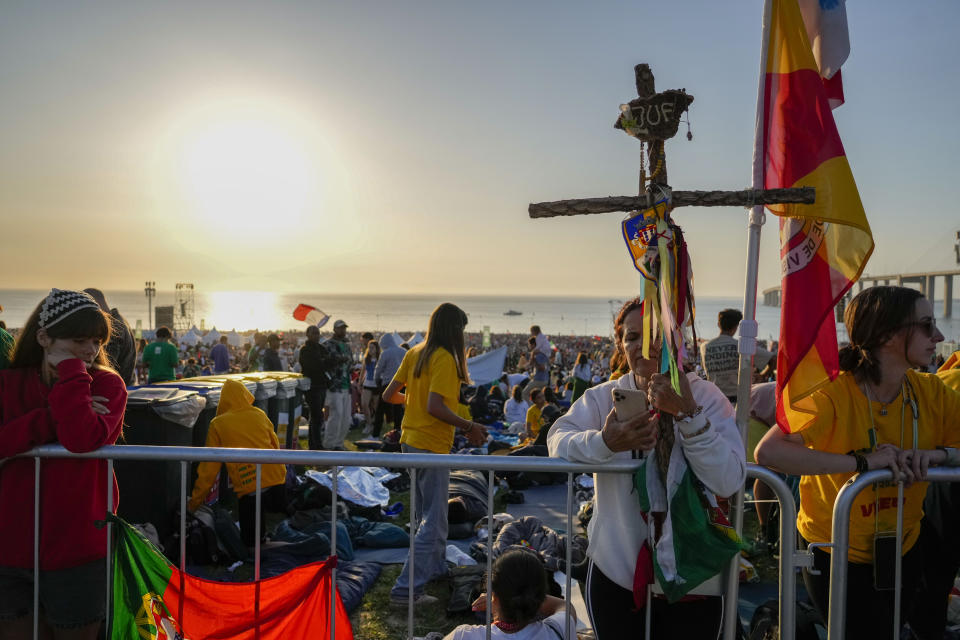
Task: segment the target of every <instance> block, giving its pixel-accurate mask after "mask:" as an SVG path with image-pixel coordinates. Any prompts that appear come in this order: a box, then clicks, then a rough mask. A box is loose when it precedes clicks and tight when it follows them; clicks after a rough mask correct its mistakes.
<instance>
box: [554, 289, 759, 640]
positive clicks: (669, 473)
mask: <svg viewBox="0 0 960 640" xmlns="http://www.w3.org/2000/svg"><path fill="white" fill-rule="evenodd" d="M614 328H615V333H616V346H617V350H618V351H619V352H620V354H621V355H622V356H624V357H625V358H626V360H627V363H628V364H629V366H630V375H625V376H623V377H621V378H619V379H617V380H613V381H610V382H606V383H603V384H600V385H597V386H595V387H591V388H590V389H587V390H586V392H585V393H584V394H583V396H581V397H580V399H579V400H577V402H575V403H574V405H573V406H572V407H571V408H570V411H569V412H568V413H567V414H566V415H564V416H563V417H561V418H560V419H559V420H557V422H556V423H555V424H554V425H553V428H552V429H551V430H550V433H549V435H548V437H547V446H548V448H549V450H550V455H551V456H556V457H560V458H565V459H567V460H571V461H574V462H586V463H593V464H602V463H605V462H608V461H610V460H614V459H621V458H626V459H630V458H631V457H632V458H646V457H649V458H650V462H651V464H648V465H646V468H645V476H644V477H645V482H646V488H647V494H648V495H649V496H651V498H650V504H651V505H652V504H654V502H656V503H657V504H659V505H661V507H659V508H653V507H651V508H650V512H649V513H648V512H646V511H643V510H642V509H641V505H640V500H639V499H638V492H637V491H636V490H635V488H634V478H633V477H632V476H630V475H629V474H622V473H610V474H603V473H598V474H595V476H594V478H595V488H596V493H595V504H594V515H593V518H592V519H591V521H590V525H589V527H588V537H589V539H590V544H589V547H588V550H587V556H588V557H589V559H590V563H589V567H588V573H587V598H586V599H587V609H588V611H589V612H590V618H591V621H592V623H593V628H594V631H595V632H596V637H597V640H611V639H612V638H643V637H644V618H645V614H646V600H647V599H646V592H647V585H648V582H649V581H650V580H651V579H652V576H653V575H654V570H653V566H654V565H655V566H656V570H657V572H659V573H660V576H665V577H666V579H667V580H670V581H673V582H675V583H682V582H684V576H683V571H684V570H683V569H682V568H680V567H679V563H678V565H677V567H675V568H674V569H673V570H671V568H670V557H669V554H670V550H671V548H672V546H671V545H670V542H671V541H672V540H673V539H674V538H675V536H674V535H673V533H674V532H673V531H672V529H671V526H672V524H671V523H672V520H671V512H670V510H669V509H667V508H662V506H663V504H664V502H663V498H658V497H656V496H658V495H661V494H663V495H666V494H665V493H664V492H665V490H664V488H663V487H664V484H665V485H666V486H667V487H670V488H672V487H673V486H676V484H675V481H676V480H677V478H678V477H682V476H683V474H684V473H685V472H686V470H687V469H688V468H689V470H690V471H692V472H693V474H694V476H695V477H696V480H698V481H699V482H695V485H696V486H698V487H701V488H700V489H698V490H701V491H702V492H703V495H704V497H705V498H706V499H707V500H708V502H709V503H710V504H712V505H715V504H716V499H715V498H716V497H717V496H720V497H727V496H730V495H732V494H733V493H735V492H736V491H738V490H739V489H740V487H741V486H742V484H743V481H744V478H745V473H746V463H745V457H744V449H743V443H742V442H741V440H740V434H739V432H738V430H737V427H736V423H735V420H734V412H733V408H732V407H731V406H730V403H729V402H728V401H727V399H726V397H725V396H724V395H723V394H722V393H721V392H720V390H719V389H718V388H717V387H716V386H715V385H713V384H712V383H710V382H707V381H705V380H702V379H700V378H698V377H697V376H696V375H695V374H688V375H686V376H684V375H681V376H680V378H679V386H680V391H681V393H680V394H677V393H676V392H674V390H673V389H672V387H671V385H670V378H669V376H668V375H661V374H659V373H657V371H658V363H659V360H660V354H659V351H660V340H659V338H657V339H656V340H655V342H654V344H653V346H652V352H651V353H650V356H651V359H649V360H648V359H645V358H644V357H643V301H642V299H640V298H635V299H633V300H630V301H628V302H627V303H626V304H625V305H624V306H623V308H621V310H620V313H619V314H618V315H617V319H616V323H615V327H614ZM615 388H620V389H629V390H642V391H646V393H647V401H648V404H649V405H650V407H652V409H651V412H650V413H646V412H644V413H642V414H640V415H636V416H620V417H618V416H617V413H616V411H615V410H614V407H613V398H612V393H611V392H612V390H613V389H615ZM661 423H663V424H665V425H667V426H666V429H667V430H666V431H661V429H662V427H660V425H661ZM658 432H662V433H664V434H666V435H665V436H663V437H660V436H658ZM661 460H664V461H667V463H666V464H661V462H660V461H661ZM664 471H665V472H666V483H664V482H663V480H662V477H663V476H662V474H663V472H664ZM658 478H660V479H659V480H658ZM657 486H659V493H658V490H657V489H656V487H657ZM666 500H669V498H666ZM654 512H656V513H654ZM654 522H656V523H657V524H658V526H657V527H656V529H657V531H656V535H655V533H654V531H653V530H652V527H650V526H648V523H651V524H652V523H654ZM682 533H683V532H677V536H676V537H677V538H679V537H680V536H681V535H682ZM660 576H658V583H662V580H660V579H659V578H660ZM710 581H711V580H708V582H710ZM662 586H663V585H662V584H661V587H662ZM655 591H656V589H655ZM696 591H697V590H696V589H694V590H693V594H689V595H686V596H685V597H683V598H682V599H680V600H679V601H676V602H673V603H668V601H667V600H666V599H665V598H663V597H662V596H659V595H654V596H653V598H652V635H653V637H658V638H669V637H677V638H715V637H717V634H718V632H719V630H720V628H721V622H722V613H723V604H722V599H721V598H719V597H715V596H703V595H694V594H695V593H696Z"/></svg>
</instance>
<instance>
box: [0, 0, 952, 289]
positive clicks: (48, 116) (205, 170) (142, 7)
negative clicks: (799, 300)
mask: <svg viewBox="0 0 960 640" xmlns="http://www.w3.org/2000/svg"><path fill="white" fill-rule="evenodd" d="M81 6H82V8H81ZM761 10H762V3H761V1H760V0H748V1H738V2H717V1H716V0H677V1H676V2H669V3H666V2H659V3H653V2H644V3H641V2H634V3H625V2H566V1H564V2H559V1H555V2H542V1H528V2H515V1H513V2H502V1H497V0H492V1H489V2H472V3H467V2H457V1H450V0H446V1H436V2H426V1H424V2H389V1H383V2H367V1H357V2H303V3H297V2H271V3H266V2H229V3H227V2H204V3H196V2H170V3H142V2H113V3H108V2H92V3H83V4H82V5H80V4H77V3H73V2H57V3H55V2H7V3H4V11H3V16H2V19H0V86H2V87H3V90H2V91H3V99H2V100H0V217H2V220H3V228H2V232H0V238H2V240H0V274H2V275H0V288H37V289H44V288H47V287H50V286H58V287H84V286H90V285H91V284H96V285H97V286H100V287H102V288H104V289H138V288H142V287H143V282H144V281H145V280H154V281H156V282H157V286H158V287H159V288H162V289H172V288H173V284H174V282H176V281H189V282H193V283H195V284H196V286H197V287H198V288H200V289H203V290H206V291H213V290H221V289H229V290H237V289H248V288H249V289H264V290H278V291H326V292H331V293H344V292H346V293H377V292H401V293H402V292H428V293H429V292H461V293H510V294H514V295H516V294H523V293H530V294H547V293H557V294H563V295H578V294H584V295H607V294H610V295H613V294H618V295H621V296H622V295H623V292H624V291H625V290H630V288H632V287H636V286H637V276H636V273H635V272H634V271H633V270H632V267H631V266H630V264H629V261H628V258H627V254H626V250H625V249H624V247H623V241H622V240H621V238H620V235H619V222H620V220H621V218H622V217H623V216H622V214H616V213H611V214H604V215H598V216H590V217H585V218H580V219H572V218H567V219H550V220H530V219H529V218H528V216H527V204H528V203H529V202H532V201H542V200H556V199H562V198H576V197H587V196H605V195H629V194H634V193H635V192H636V189H637V170H638V166H639V144H638V143H637V142H636V141H635V140H632V139H630V138H628V137H627V136H626V135H625V134H623V133H622V132H620V131H617V130H614V129H613V127H612V123H613V121H614V119H615V118H616V116H617V113H618V105H619V104H620V103H622V102H626V101H627V100H629V99H630V98H632V97H635V88H634V81H633V66H634V64H636V63H638V62H647V63H649V64H651V66H652V67H653V70H654V73H655V74H656V78H657V88H658V89H660V90H664V89H670V88H681V87H683V88H686V89H687V91H688V92H690V93H692V94H693V95H694V96H695V102H694V103H693V105H692V107H691V110H690V119H691V126H692V131H693V135H694V138H693V141H692V142H688V141H687V140H686V139H685V137H684V133H685V128H684V129H682V130H681V134H680V135H678V136H677V138H675V139H674V140H672V141H671V142H669V143H668V145H667V157H668V168H669V175H670V182H671V183H672V185H673V187H674V188H675V189H740V188H744V187H747V186H749V183H750V176H751V159H752V154H753V131H754V121H755V109H756V87H757V79H758V70H759V55H760V20H761ZM847 10H848V16H849V23H850V40H851V55H850V58H849V60H848V61H847V63H846V65H845V66H844V68H843V77H844V87H845V93H846V104H845V105H844V106H843V107H841V108H840V109H838V110H837V111H835V112H834V113H835V116H836V118H837V123H838V127H839V130H840V135H841V137H842V139H843V141H844V145H845V147H846V151H847V156H848V157H849V159H850V164H851V167H852V169H853V173H854V176H855V177H856V180H857V183H858V185H859V187H860V193H861V197H862V199H863V202H864V205H865V208H866V211H867V216H868V219H869V221H870V223H871V225H872V227H873V229H874V238H875V240H876V243H877V248H876V251H875V253H874V256H873V258H872V259H871V261H870V263H869V265H868V266H867V272H868V273H873V274H879V273H887V272H898V271H908V270H917V269H923V268H940V269H946V268H952V267H953V266H954V264H955V263H954V254H953V244H954V234H955V233H956V231H957V229H960V214H958V208H957V201H958V199H960V193H958V187H957V184H958V178H957V176H956V171H957V170H956V155H957V149H958V148H960V126H958V124H957V119H956V113H957V107H956V105H957V102H958V96H957V91H958V90H957V80H958V73H957V61H958V60H960V39H958V38H957V37H956V27H957V25H958V24H960V3H957V2H956V1H955V0H930V1H927V2H919V3H904V2H894V1H892V0H874V1H873V2H864V1H860V2H856V1H855V2H851V3H849V4H848V8H847ZM676 219H677V220H678V221H679V222H680V224H681V225H682V226H683V227H684V229H685V230H686V232H687V238H688V241H689V242H690V246H691V252H692V254H693V261H694V273H695V277H696V286H697V291H698V293H699V294H700V295H718V296H719V295H726V296H741V295H742V293H743V271H744V262H745V258H744V251H745V248H746V215H745V212H744V211H743V210H742V209H680V210H678V211H677V214H676ZM776 230H777V225H776V219H775V218H773V217H772V216H770V217H769V218H768V224H767V226H766V227H765V229H764V240H763V256H762V261H761V274H760V286H761V288H762V287H767V286H773V285H776V284H779V267H778V263H777V258H776V256H777V246H776V245H777V232H776Z"/></svg>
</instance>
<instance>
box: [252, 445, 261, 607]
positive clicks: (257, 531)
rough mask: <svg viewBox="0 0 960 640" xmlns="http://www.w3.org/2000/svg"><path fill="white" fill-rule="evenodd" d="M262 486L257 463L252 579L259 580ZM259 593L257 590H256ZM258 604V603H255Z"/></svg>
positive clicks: (259, 468) (259, 466)
mask: <svg viewBox="0 0 960 640" xmlns="http://www.w3.org/2000/svg"><path fill="white" fill-rule="evenodd" d="M262 487H263V477H262V476H261V465H259V464H258V465H257V488H256V495H255V497H254V504H255V505H256V506H255V507H254V509H253V579H254V580H256V581H257V582H259V581H260V513H261V511H260V509H262V508H263V505H262V504H261V502H260V490H261V489H262ZM258 595H259V592H258ZM257 604H258V605H259V603H257Z"/></svg>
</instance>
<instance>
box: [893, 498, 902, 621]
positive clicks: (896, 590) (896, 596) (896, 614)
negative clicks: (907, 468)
mask: <svg viewBox="0 0 960 640" xmlns="http://www.w3.org/2000/svg"><path fill="white" fill-rule="evenodd" d="M895 566H896V574H895V580H894V583H893V640H898V638H900V623H901V620H900V599H901V597H902V594H901V591H902V589H903V585H902V584H901V580H902V578H903V480H900V481H898V482H897V558H896V565H895Z"/></svg>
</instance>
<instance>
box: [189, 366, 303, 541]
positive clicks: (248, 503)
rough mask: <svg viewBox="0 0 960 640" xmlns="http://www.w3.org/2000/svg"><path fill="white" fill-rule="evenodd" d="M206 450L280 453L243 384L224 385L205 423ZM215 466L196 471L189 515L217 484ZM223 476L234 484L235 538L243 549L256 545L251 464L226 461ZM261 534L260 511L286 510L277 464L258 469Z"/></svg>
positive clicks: (283, 477)
mask: <svg viewBox="0 0 960 640" xmlns="http://www.w3.org/2000/svg"><path fill="white" fill-rule="evenodd" d="M206 446H208V447H234V448H246V449H279V448H280V443H279V441H278V440H277V434H276V433H274V431H273V423H272V422H270V418H268V417H267V414H266V413H264V412H263V411H262V410H261V409H259V408H257V407H255V406H253V394H251V393H250V392H249V391H248V390H247V388H246V387H245V386H244V385H243V383H241V382H238V381H236V380H227V381H226V382H224V383H223V391H222V392H221V394H220V404H219V405H218V406H217V417H216V418H214V419H213V420H211V421H210V431H208V432H207V441H206ZM220 464H221V463H220V462H218V461H212V462H201V463H200V465H199V467H198V469H197V479H196V481H195V482H194V484H193V493H191V494H190V501H189V503H188V504H187V508H188V509H189V510H190V511H194V510H195V509H196V508H197V507H199V506H200V505H201V504H203V502H204V499H205V498H206V496H207V494H208V493H209V492H210V488H211V487H212V486H213V483H214V482H216V480H217V473H218V472H219V471H220ZM225 464H226V467H227V473H228V474H230V480H231V482H233V490H234V491H235V492H236V494H237V497H238V498H239V499H240V501H239V502H240V506H239V509H240V537H241V538H243V543H244V544H245V545H247V546H248V547H252V546H254V543H255V541H256V534H255V527H256V520H255V518H256V498H257V496H256V489H257V471H256V465H255V464H253V463H249V462H227V463H225ZM260 469H261V470H260V487H261V489H260V493H261V502H260V507H261V512H260V535H261V536H263V535H264V533H266V532H265V531H264V520H263V512H264V511H266V510H268V509H269V510H271V511H281V512H284V511H286V499H285V498H286V497H285V495H284V481H285V480H286V477H287V470H286V467H285V466H284V465H282V464H263V465H261V467H260Z"/></svg>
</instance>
